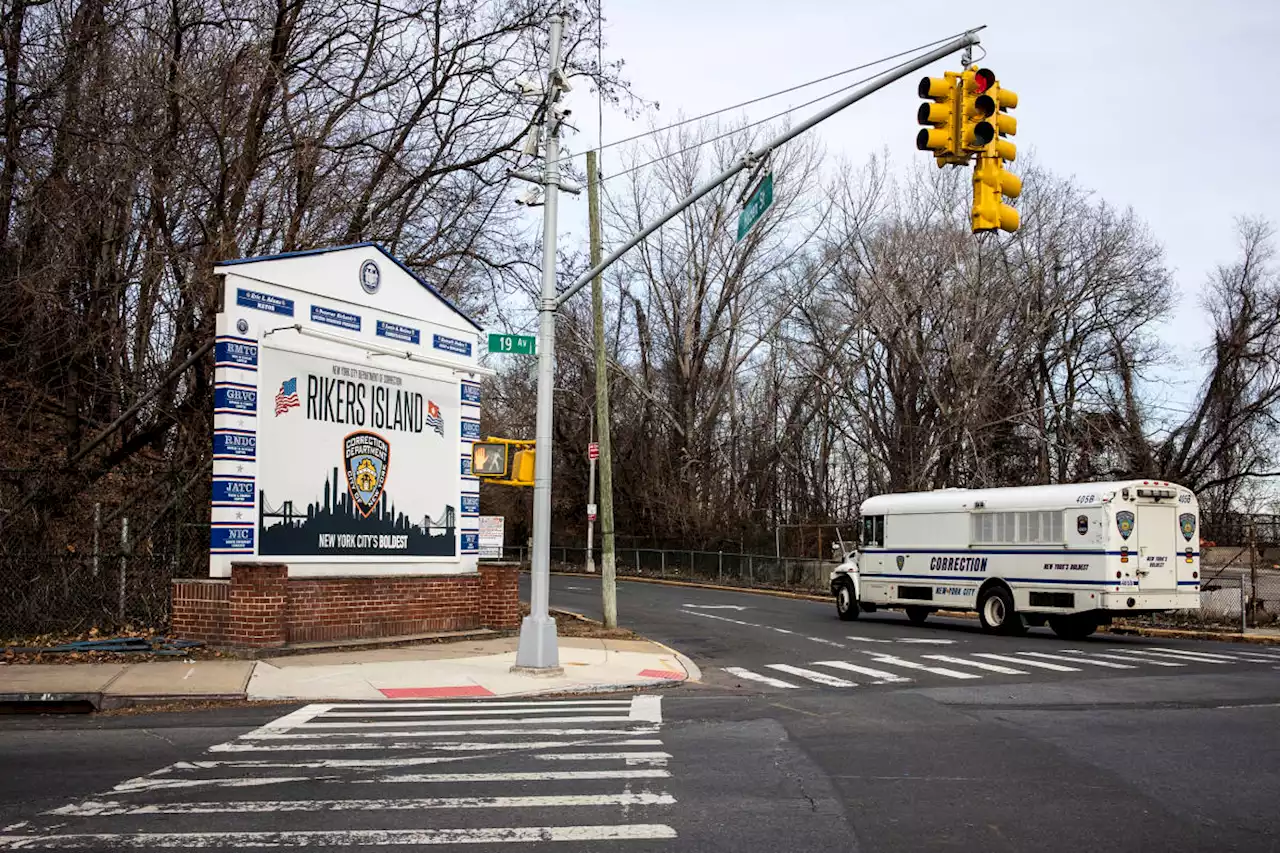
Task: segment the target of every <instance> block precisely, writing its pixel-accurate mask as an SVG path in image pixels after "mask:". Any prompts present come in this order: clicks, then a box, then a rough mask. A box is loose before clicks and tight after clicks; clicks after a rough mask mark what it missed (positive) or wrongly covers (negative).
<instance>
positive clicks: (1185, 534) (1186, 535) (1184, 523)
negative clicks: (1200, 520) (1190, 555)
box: [1178, 512, 1196, 542]
mask: <svg viewBox="0 0 1280 853" xmlns="http://www.w3.org/2000/svg"><path fill="white" fill-rule="evenodd" d="M1178 527H1180V528H1181V529H1182V538H1183V539H1185V540H1187V541H1188V542H1190V541H1191V537H1192V536H1195V535H1196V517H1195V516H1194V515H1192V514H1191V513H1189V512H1184V513H1183V514H1182V515H1180V516H1178Z"/></svg>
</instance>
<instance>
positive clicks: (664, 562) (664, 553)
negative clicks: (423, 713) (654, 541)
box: [658, 548, 667, 578]
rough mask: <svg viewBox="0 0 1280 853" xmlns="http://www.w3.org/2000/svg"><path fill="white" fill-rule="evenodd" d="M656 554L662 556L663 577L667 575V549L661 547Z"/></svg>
mask: <svg viewBox="0 0 1280 853" xmlns="http://www.w3.org/2000/svg"><path fill="white" fill-rule="evenodd" d="M658 555H659V556H661V557H662V577H664V578H665V577H666V576H667V549H666V548H663V549H662V550H661V551H659V552H658Z"/></svg>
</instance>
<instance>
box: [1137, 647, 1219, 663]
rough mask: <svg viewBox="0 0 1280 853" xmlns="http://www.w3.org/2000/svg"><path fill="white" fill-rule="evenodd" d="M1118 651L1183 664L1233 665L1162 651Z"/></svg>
mask: <svg viewBox="0 0 1280 853" xmlns="http://www.w3.org/2000/svg"><path fill="white" fill-rule="evenodd" d="M1120 651H1123V652H1124V653H1126V654H1130V655H1140V656H1142V657H1143V658H1148V657H1158V658H1160V659H1161V660H1164V659H1168V658H1173V659H1174V660H1180V661H1182V662H1183V663H1213V664H1225V665H1228V666H1230V665H1231V664H1233V663H1235V661H1233V660H1218V659H1217V658H1192V657H1187V656H1186V655H1177V654H1173V653H1172V652H1167V651H1164V650H1163V649H1121V650H1120Z"/></svg>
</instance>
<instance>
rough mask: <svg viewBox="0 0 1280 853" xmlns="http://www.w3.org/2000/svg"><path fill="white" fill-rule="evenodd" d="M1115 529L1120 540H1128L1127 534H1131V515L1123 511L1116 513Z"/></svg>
mask: <svg viewBox="0 0 1280 853" xmlns="http://www.w3.org/2000/svg"><path fill="white" fill-rule="evenodd" d="M1116 529H1117V530H1119V531H1120V538H1121V539H1128V538H1129V534H1130V533H1132V532H1133V513H1131V512H1125V511H1121V512H1117V513H1116Z"/></svg>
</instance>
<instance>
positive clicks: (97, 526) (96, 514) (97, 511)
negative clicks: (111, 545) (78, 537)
mask: <svg viewBox="0 0 1280 853" xmlns="http://www.w3.org/2000/svg"><path fill="white" fill-rule="evenodd" d="M101 531H102V504H100V503H97V502H96V501H95V502H94V504H93V576H94V577H95V578H96V577H97V576H98V555H99V554H101V553H102V552H101V551H100V550H99V548H98V534H99V533H100V532H101Z"/></svg>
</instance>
